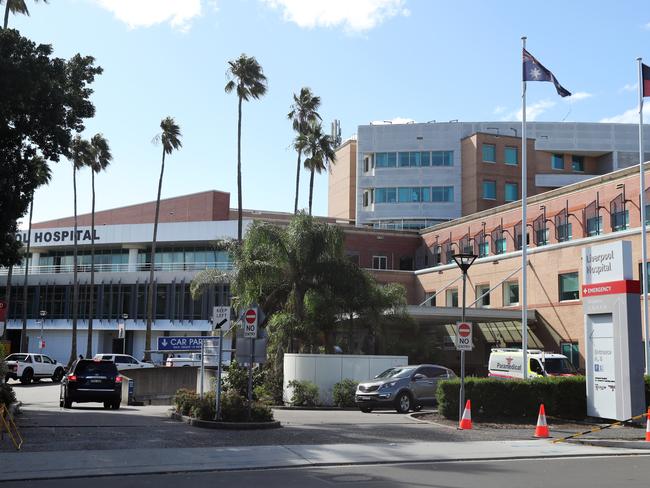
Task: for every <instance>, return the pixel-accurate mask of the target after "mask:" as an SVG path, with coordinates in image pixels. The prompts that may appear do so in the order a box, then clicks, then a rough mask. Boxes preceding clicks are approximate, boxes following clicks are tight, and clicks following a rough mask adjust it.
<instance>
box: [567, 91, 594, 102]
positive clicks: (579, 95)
mask: <svg viewBox="0 0 650 488" xmlns="http://www.w3.org/2000/svg"><path fill="white" fill-rule="evenodd" d="M591 97H593V95H592V94H591V93H587V92H576V93H574V94H572V95H571V96H570V97H567V98H566V99H565V100H568V101H569V102H578V101H580V100H585V99H587V98H591Z"/></svg>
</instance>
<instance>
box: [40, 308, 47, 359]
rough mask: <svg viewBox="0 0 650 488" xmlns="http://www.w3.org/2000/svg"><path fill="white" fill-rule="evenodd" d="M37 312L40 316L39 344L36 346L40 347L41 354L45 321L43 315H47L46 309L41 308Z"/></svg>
mask: <svg viewBox="0 0 650 488" xmlns="http://www.w3.org/2000/svg"><path fill="white" fill-rule="evenodd" d="M38 314H39V315H40V316H41V340H40V344H39V345H38V348H39V349H40V352H41V354H42V353H43V322H45V316H46V315H47V311H46V310H41V311H40V312H38Z"/></svg>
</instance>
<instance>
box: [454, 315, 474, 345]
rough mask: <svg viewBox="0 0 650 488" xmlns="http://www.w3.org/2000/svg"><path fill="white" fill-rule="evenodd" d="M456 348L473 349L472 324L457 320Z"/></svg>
mask: <svg viewBox="0 0 650 488" xmlns="http://www.w3.org/2000/svg"><path fill="white" fill-rule="evenodd" d="M456 349H457V350H458V351H471V350H472V324H471V323H470V322H456Z"/></svg>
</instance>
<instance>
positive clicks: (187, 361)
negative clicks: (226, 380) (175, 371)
mask: <svg viewBox="0 0 650 488" xmlns="http://www.w3.org/2000/svg"><path fill="white" fill-rule="evenodd" d="M217 363H218V361H217V356H216V355H214V354H206V355H205V364H204V366H207V367H216V366H218V364H217ZM165 366H167V367H179V366H201V353H200V352H192V353H189V354H188V355H186V356H182V357H181V356H179V357H173V356H172V357H168V358H167V360H166V361H165Z"/></svg>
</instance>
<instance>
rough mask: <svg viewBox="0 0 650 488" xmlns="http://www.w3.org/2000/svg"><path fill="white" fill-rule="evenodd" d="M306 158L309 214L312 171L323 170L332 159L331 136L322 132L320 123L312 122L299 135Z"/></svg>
mask: <svg viewBox="0 0 650 488" xmlns="http://www.w3.org/2000/svg"><path fill="white" fill-rule="evenodd" d="M297 144H299V145H300V146H301V147H302V148H303V150H304V152H305V155H306V156H307V158H306V159H305V168H307V169H308V170H309V171H310V173H311V175H310V178H309V215H311V208H312V200H313V196H314V173H316V172H318V173H319V174H320V173H322V172H323V171H325V170H326V169H327V168H328V167H329V166H330V165H331V164H332V163H333V161H334V157H335V154H334V144H333V142H332V138H331V137H330V136H328V135H327V134H323V128H322V126H321V124H320V123H312V124H310V126H309V130H308V131H307V133H306V134H303V135H300V136H299V138H298V141H297Z"/></svg>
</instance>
